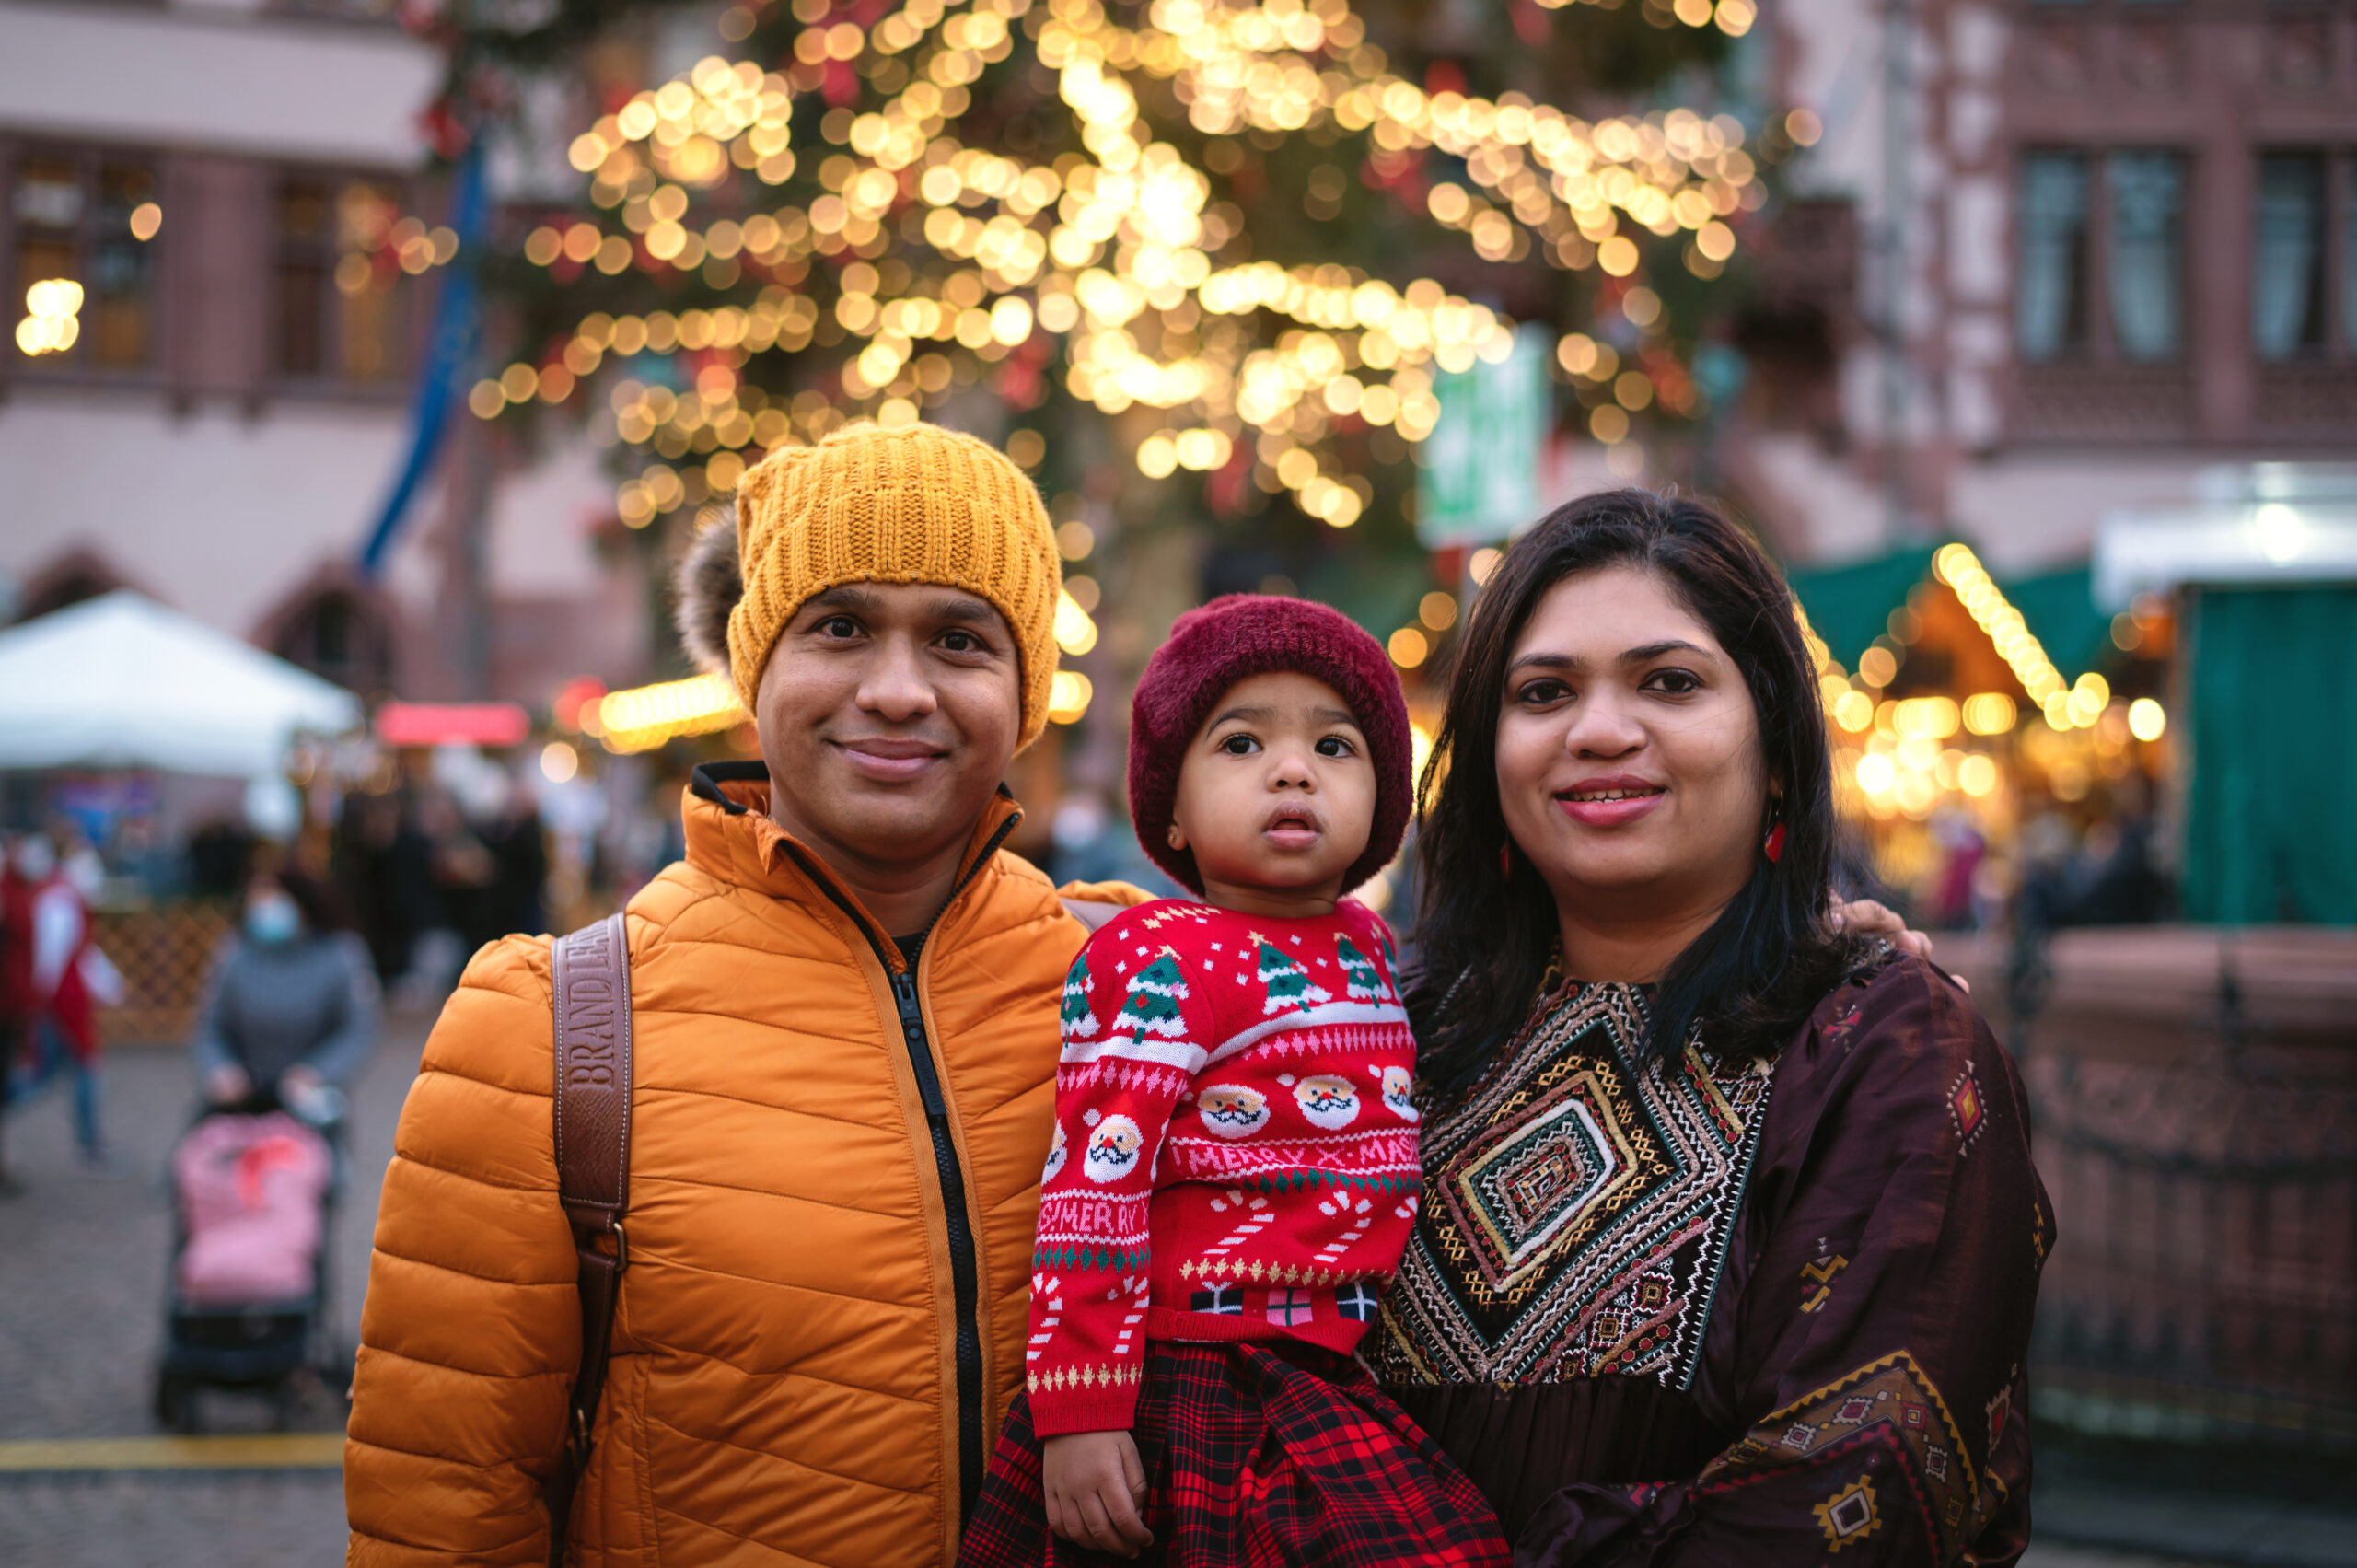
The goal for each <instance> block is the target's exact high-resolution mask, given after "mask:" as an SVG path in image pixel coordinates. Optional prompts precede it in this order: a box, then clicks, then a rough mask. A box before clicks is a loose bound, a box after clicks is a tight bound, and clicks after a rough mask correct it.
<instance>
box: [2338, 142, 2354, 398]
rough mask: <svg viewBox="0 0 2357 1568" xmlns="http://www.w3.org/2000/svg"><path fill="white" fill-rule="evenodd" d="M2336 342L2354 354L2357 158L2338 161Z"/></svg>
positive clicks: (2352, 157) (2345, 158)
mask: <svg viewBox="0 0 2357 1568" xmlns="http://www.w3.org/2000/svg"><path fill="white" fill-rule="evenodd" d="M2340 174H2341V181H2340V340H2341V343H2342V344H2343V345H2344V346H2345V347H2347V348H2348V349H2349V350H2350V352H2351V353H2352V354H2357V156H2351V157H2344V158H2342V159H2341V160H2340Z"/></svg>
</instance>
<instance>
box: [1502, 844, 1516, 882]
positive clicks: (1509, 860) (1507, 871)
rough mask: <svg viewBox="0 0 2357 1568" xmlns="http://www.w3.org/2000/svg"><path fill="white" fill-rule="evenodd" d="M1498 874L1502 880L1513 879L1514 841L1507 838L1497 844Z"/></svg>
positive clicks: (1509, 880)
mask: <svg viewBox="0 0 2357 1568" xmlns="http://www.w3.org/2000/svg"><path fill="white" fill-rule="evenodd" d="M1498 876H1499V877H1500V878H1501V879H1503V880H1504V881H1508V882H1511V881H1513V880H1514V841H1513V840H1512V839H1508V840H1507V841H1506V842H1504V843H1502V844H1500V845H1499V846H1498Z"/></svg>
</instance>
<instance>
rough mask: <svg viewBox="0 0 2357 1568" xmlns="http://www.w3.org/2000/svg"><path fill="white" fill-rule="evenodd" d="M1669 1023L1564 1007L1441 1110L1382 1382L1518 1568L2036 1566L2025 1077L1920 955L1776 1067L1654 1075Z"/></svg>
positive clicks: (2044, 1214)
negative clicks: (1655, 1053)
mask: <svg viewBox="0 0 2357 1568" xmlns="http://www.w3.org/2000/svg"><path fill="white" fill-rule="evenodd" d="M1646 1006H1647V1001H1646V997H1645V995H1644V993H1642V992H1641V991H1639V990H1638V989H1636V988H1634V987H1630V986H1617V985H1595V986H1583V985H1577V984H1570V985H1565V986H1562V987H1561V988H1559V989H1557V990H1556V991H1554V992H1553V993H1550V994H1549V995H1547V996H1545V997H1543V998H1542V999H1541V1000H1540V1001H1539V1002H1538V1005H1536V1007H1535V1008H1534V1009H1533V1012H1532V1015H1531V1019H1530V1022H1529V1023H1528V1024H1527V1026H1526V1028H1525V1029H1524V1032H1523V1033H1522V1035H1521V1037H1520V1038H1519V1039H1518V1040H1515V1042H1514V1043H1513V1044H1512V1045H1511V1046H1510V1047H1509V1048H1508V1049H1507V1050H1506V1051H1504V1054H1503V1056H1502V1058H1501V1060H1500V1061H1499V1062H1498V1063H1496V1064H1495V1065H1494V1066H1493V1067H1492V1070H1491V1071H1490V1072H1489V1073H1488V1074H1486V1075H1485V1076H1484V1078H1483V1079H1482V1081H1481V1082H1480V1084H1479V1085H1477V1086H1475V1088H1474V1089H1473V1090H1472V1091H1471V1092H1470V1093H1469V1095H1468V1096H1467V1097H1466V1098H1464V1099H1463V1100H1462V1101H1461V1102H1459V1103H1457V1104H1454V1105H1451V1106H1449V1107H1446V1109H1440V1110H1438V1111H1436V1112H1435V1113H1434V1114H1433V1115H1432V1116H1430V1117H1429V1118H1428V1119H1427V1121H1426V1123H1425V1127H1424V1172H1425V1178H1424V1181H1425V1185H1424V1202H1423V1207H1422V1214H1420V1216H1419V1218H1418V1222H1417V1228H1416V1234H1415V1236H1414V1237H1412V1238H1411V1241H1410V1243H1409V1247H1408V1250H1407V1254H1406V1256H1405V1258H1404V1259H1403V1260H1402V1262H1401V1265H1400V1272H1399V1278H1398V1280H1397V1281H1396V1282H1395V1283H1394V1284H1393V1287H1392V1289H1391V1291H1390V1292H1389V1294H1387V1295H1386V1297H1385V1299H1384V1304H1383V1309H1382V1314H1381V1318H1380V1321H1379V1323H1378V1326H1377V1330H1376V1333H1375V1334H1374V1335H1372V1336H1370V1338H1369V1340H1368V1342H1367V1344H1366V1346H1365V1347H1364V1356H1365V1358H1366V1360H1367V1361H1368V1363H1369V1365H1371V1366H1372V1367H1373V1368H1374V1369H1375V1371H1376V1375H1377V1376H1378V1377H1380V1378H1381V1379H1382V1380H1383V1381H1384V1383H1385V1384H1386V1386H1387V1388H1389V1389H1390V1391H1391V1392H1392V1393H1393V1394H1394V1396H1395V1397H1397V1398H1398V1399H1399V1402H1400V1404H1401V1405H1402V1406H1403V1407H1404V1408H1405V1409H1406V1410H1407V1411H1409V1413H1410V1414H1411V1415H1412V1416H1414V1417H1415V1418H1416V1419H1417V1420H1418V1421H1419V1422H1420V1423H1422V1425H1423V1426H1424V1428H1425V1429H1426V1430H1427V1431H1429V1432H1430V1433H1431V1434H1433V1436H1434V1439H1435V1440H1437V1441H1438V1442H1439V1443H1440V1445H1441V1446H1442V1447H1443V1448H1445V1449H1446V1450H1447V1451H1448V1453H1449V1454H1450V1455H1451V1457H1453V1458H1456V1459H1457V1462H1458V1463H1460V1464H1461V1465H1463V1466H1464V1468H1465V1469H1466V1470H1467V1472H1468V1473H1469V1474H1470V1475H1471V1476H1472V1477H1473V1478H1474V1480H1475V1481H1478V1482H1479V1483H1480V1486H1481V1488H1482V1491H1483V1492H1484V1493H1485V1494H1486V1495H1487V1496H1488V1497H1489V1498H1490V1501H1491V1503H1492V1505H1493V1506H1495V1507H1496V1508H1497V1510H1498V1513H1499V1516H1500V1517H1501V1519H1502V1521H1503V1522H1504V1525H1505V1527H1506V1529H1507V1532H1508V1534H1509V1535H1510V1536H1518V1538H1519V1539H1518V1541H1517V1551H1518V1553H1519V1555H1518V1557H1517V1562H1529V1563H1533V1564H1538V1565H1546V1564H1558V1565H1562V1568H1571V1565H1574V1564H1586V1563H1598V1564H1601V1563H1610V1564H1613V1565H1615V1568H1637V1565H1643V1564H1656V1565H1659V1568H1671V1565H1679V1568H1683V1565H1687V1564H1698V1563H1729V1564H1733V1563H1745V1564H1771V1565H1772V1564H1779V1563H1783V1562H1819V1561H1823V1560H1825V1559H1827V1558H1828V1556H1829V1555H1830V1556H1831V1557H1833V1558H1834V1560H1836V1561H1838V1562H1840V1563H1842V1564H1844V1565H1849V1564H1857V1563H1869V1564H1871V1563H1886V1562H1887V1563H1907V1564H1916V1563H1933V1562H1957V1561H1963V1560H1967V1559H1968V1560H1969V1561H1972V1562H1991V1563H1998V1562H2012V1561H2014V1559H2015V1558H2016V1557H2018V1556H2019V1555H2020V1552H2021V1550H2022V1548H2023V1546H2024V1545H2026V1542H2027V1539H2028V1513H2027V1503H2028V1480H2029V1443H2028V1434H2027V1430H2026V1423H2025V1421H2024V1419H2023V1416H2022V1411H2023V1402H2024V1396H2025V1387H2024V1383H2023V1379H2022V1370H2021V1366H2022V1360H2023V1357H2024V1354H2025V1352H2026V1347H2027V1344H2028V1338H2029V1326H2030V1316H2031V1309H2032V1307H2033V1306H2034V1304H2035V1301H2036V1298H2037V1290H2038V1270H2039V1267H2040V1265H2041V1264H2042V1263H2043V1261H2044V1259H2045V1256H2046V1253H2047V1251H2048V1250H2049V1248H2050V1246H2051V1242H2052V1228H2051V1225H2050V1222H2049V1219H2048V1214H2049V1209H2048V1207H2047V1205H2046V1202H2045V1194H2044V1191H2043V1190H2042V1189H2041V1188H2040V1187H2039V1185H2038V1175H2037V1172H2036V1171H2035V1169H2033V1168H2032V1167H2031V1164H2030V1159H2029V1146H2028V1124H2027V1117H2026V1109H2025V1104H2024V1100H2023V1097H2022V1093H2021V1088H2020V1084H2019V1081H2018V1079H2017V1078H2016V1077H2015V1075H2014V1068H2013V1064H2012V1063H2011V1062H2010V1061H2009V1060H2008V1059H2007V1058H2006V1056H2005V1054H2004V1052H2003V1051H2001V1050H2000V1049H1999V1048H1998V1046H1997V1044H1996V1041H1995V1040H1994V1039H1993V1038H1991V1035H1990V1033H1989V1030H1988V1028H1987V1027H1986V1026H1985V1025H1983V1024H1982V1023H1981V1022H1980V1019H1979V1018H1978V1016H1975V1015H1974V1013H1973V1012H1972V1009H1971V1007H1970V1005H1969V1004H1968V1002H1967V1001H1966V1000H1965V998H1964V996H1963V994H1962V993H1960V992H1958V991H1957V990H1956V988H1955V987H1954V986H1953V985H1952V984H1951V983H1950V982H1949V981H1947V980H1946V979H1945V977H1943V976H1942V975H1941V974H1940V973H1939V972H1938V971H1937V970H1933V969H1932V968H1931V967H1930V966H1929V965H1927V964H1925V963H1923V962H1922V961H1921V960H1919V959H1914V958H1898V959H1887V958H1886V959H1880V960H1877V962H1876V964H1875V966H1873V967H1871V968H1870V969H1869V970H1866V971H1863V972H1861V973H1860V974H1858V975H1856V976H1854V977H1853V978H1852V981H1850V982H1848V983H1846V984H1844V985H1842V986H1840V988H1838V989H1837V990H1836V991H1835V992H1834V993H1832V994H1831V995H1830V996H1829V997H1828V998H1827V999H1826V1000H1825V1002H1824V1003H1822V1004H1821V1005H1819V1006H1818V1007H1817V1011H1816V1013H1815V1016H1813V1017H1812V1018H1811V1020H1810V1022H1809V1025H1808V1027H1807V1028H1805V1030H1804V1031H1803V1032H1802V1033H1801V1034H1800V1036H1799V1037H1798V1038H1797V1039H1795V1040H1794V1041H1793V1042H1792V1043H1791V1044H1790V1045H1788V1046H1787V1047H1786V1048H1785V1050H1784V1051H1782V1053H1781V1054H1780V1055H1779V1056H1778V1057H1777V1059H1776V1060H1775V1061H1774V1062H1773V1063H1770V1064H1767V1065H1759V1064H1751V1063H1724V1062H1720V1061H1717V1060H1715V1059H1714V1058H1713V1057H1712V1056H1710V1055H1709V1054H1708V1053H1707V1052H1705V1051H1701V1049H1699V1048H1689V1050H1688V1051H1686V1052H1685V1053H1684V1054H1683V1055H1682V1056H1681V1057H1679V1058H1678V1060H1676V1061H1674V1062H1670V1063H1661V1064H1658V1065H1656V1066H1655V1067H1654V1068H1652V1069H1651V1070H1649V1071H1646V1072H1643V1073H1636V1072H1632V1071H1631V1069H1630V1066H1629V1063H1631V1061H1632V1060H1634V1059H1635V1056H1636V1054H1637V1051H1636V1047H1637V1044H1638V1042H1639V1041H1640V1040H1642V1039H1643V1034H1644V1031H1645V1028H1646V1021H1647V1015H1646Z"/></svg>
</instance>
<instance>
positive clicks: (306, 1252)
mask: <svg viewBox="0 0 2357 1568" xmlns="http://www.w3.org/2000/svg"><path fill="white" fill-rule="evenodd" d="M172 1174H173V1177H174V1179H175V1180H176V1181H177V1182H178V1184H179V1187H180V1217H181V1219H182V1221H183V1222H184V1223H185V1224H186V1225H187V1227H188V1245H187V1246H186V1247H185V1248H183V1249H181V1251H180V1295H182V1296H183V1297H184V1298H186V1299H187V1300H189V1301H192V1302H199V1303H203V1304H206V1305H212V1306H220V1305H231V1304H237V1305H242V1304H246V1303H255V1302H282V1301H289V1300H296V1299H299V1298H301V1297H303V1296H307V1295H310V1294H311V1285H312V1272H311V1270H312V1260H313V1259H314V1257H315V1256H316V1255H317V1253H318V1251H319V1230H320V1222H319V1206H320V1202H321V1199H322V1197H323V1195H324V1194H325V1193H326V1191H327V1186H328V1176H329V1156H328V1146H327V1141H326V1140H325V1139H323V1138H321V1137H320V1136H319V1134H318V1133H317V1132H313V1131H312V1130H311V1129H310V1128H308V1127H306V1126H304V1125H303V1123H301V1122H300V1121H296V1120H295V1118H293V1117H291V1116H289V1115H287V1114H286V1113H285V1112H284V1111H273V1112H271V1113H270V1114H269V1115H267V1116H215V1117H209V1118H207V1119H206V1120H204V1121H201V1122H199V1123H198V1124H197V1125H196V1126H195V1127H193V1128H192V1129H191V1130H190V1132H189V1134H188V1136H187V1137H185V1138H183V1139H181V1140H180V1147H179V1148H178V1149H175V1150H174V1151H173V1152H172Z"/></svg>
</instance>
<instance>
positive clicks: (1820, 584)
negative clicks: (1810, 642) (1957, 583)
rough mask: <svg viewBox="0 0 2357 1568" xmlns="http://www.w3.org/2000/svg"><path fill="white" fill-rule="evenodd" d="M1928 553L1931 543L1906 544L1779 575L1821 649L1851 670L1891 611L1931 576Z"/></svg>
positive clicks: (1887, 621) (1888, 617)
mask: <svg viewBox="0 0 2357 1568" xmlns="http://www.w3.org/2000/svg"><path fill="white" fill-rule="evenodd" d="M1933 553H1934V552H1933V547H1932V546H1931V545H1928V544H1923V545H1910V546H1908V547H1907V548H1905V549H1901V550H1895V551H1892V552H1890V553H1889V554H1887V555H1877V556H1875V557H1874V558H1873V559H1871V560H1866V561H1853V562H1849V563H1844V564H1842V565H1839V566H1806V567H1796V568H1794V570H1792V571H1790V572H1787V573H1786V574H1785V580H1786V581H1788V582H1789V583H1791V584H1792V588H1793V592H1794V595H1796V596H1797V597H1798V598H1799V599H1800V601H1801V608H1802V609H1803V610H1806V611H1808V623H1809V625H1810V626H1811V627H1813V628H1815V629H1816V632H1817V635H1818V636H1819V637H1822V638H1823V639H1825V645H1826V647H1827V648H1829V649H1830V650H1831V651H1832V654H1833V656H1834V657H1835V658H1838V659H1840V661H1841V662H1842V663H1843V664H1844V665H1846V666H1848V667H1850V668H1856V667H1857V663H1858V656H1859V655H1861V654H1863V653H1864V652H1865V651H1866V648H1867V646H1868V645H1871V644H1872V643H1873V642H1874V640H1875V638H1876V637H1879V636H1881V635H1882V634H1883V633H1884V631H1885V630H1886V629H1887V627H1888V625H1889V621H1890V612H1891V611H1892V610H1897V609H1898V607H1899V606H1900V605H1903V604H1905V603H1906V602H1907V596H1908V594H1909V593H1910V591H1911V590H1912V589H1913V588H1914V587H1915V585H1916V584H1918V583H1920V582H1922V580H1923V579H1924V578H1926V577H1928V576H1930V575H1932V556H1933Z"/></svg>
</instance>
